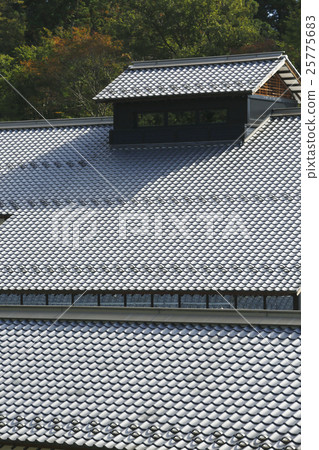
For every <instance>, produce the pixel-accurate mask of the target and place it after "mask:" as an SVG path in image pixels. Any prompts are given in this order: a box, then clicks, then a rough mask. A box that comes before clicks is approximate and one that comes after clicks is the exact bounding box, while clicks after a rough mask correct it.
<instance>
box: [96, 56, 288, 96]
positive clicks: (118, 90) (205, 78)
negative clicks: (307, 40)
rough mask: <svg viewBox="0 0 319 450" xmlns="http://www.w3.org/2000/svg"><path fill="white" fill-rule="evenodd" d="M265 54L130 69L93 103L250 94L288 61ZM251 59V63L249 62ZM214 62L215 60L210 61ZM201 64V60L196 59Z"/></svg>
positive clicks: (104, 90)
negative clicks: (256, 56)
mask: <svg viewBox="0 0 319 450" xmlns="http://www.w3.org/2000/svg"><path fill="white" fill-rule="evenodd" d="M266 55H267V53H266V54H265V56H264V59H262V56H261V57H260V58H258V59H255V58H254V57H252V56H251V57H250V56H249V55H246V56H247V57H246V59H244V60H242V61H240V60H237V61H236V60H235V61H224V62H219V59H218V58H217V59H216V60H217V62H213V63H207V64H203V63H201V64H198V63H196V61H197V60H196V59H194V61H193V62H189V65H184V64H182V65H181V64H180V61H183V60H177V61H176V63H175V65H174V64H173V63H171V64H170V66H165V65H164V66H161V65H160V67H158V66H157V65H156V64H154V65H153V66H151V67H148V66H147V63H146V65H145V66H141V65H139V64H137V65H134V64H133V65H132V66H130V67H129V68H128V69H127V70H125V71H124V72H123V73H121V75H119V76H118V77H117V78H116V79H115V80H114V81H112V82H111V83H110V84H109V85H108V86H107V87H105V88H104V89H103V90H102V91H101V92H100V93H99V94H98V95H96V97H95V100H102V101H106V100H108V101H112V100H119V99H132V98H146V97H161V96H180V95H194V94H196V95H198V94H219V93H243V92H249V93H252V92H253V91H255V90H256V89H257V88H258V87H259V86H260V84H261V83H263V82H264V81H265V79H266V78H267V77H269V76H271V75H272V74H273V73H274V72H275V71H277V70H279V69H280V68H281V67H282V66H283V64H284V63H285V61H286V59H287V57H286V56H284V55H283V54H281V53H278V54H276V56H275V57H272V58H271V59H269V58H268V57H267V56H266ZM249 58H250V60H249ZM213 60H214V58H213ZM199 61H200V58H199Z"/></svg>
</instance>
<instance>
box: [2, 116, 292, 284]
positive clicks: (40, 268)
mask: <svg viewBox="0 0 319 450" xmlns="http://www.w3.org/2000/svg"><path fill="white" fill-rule="evenodd" d="M299 125H300V117H299V116H282V117H273V118H271V119H270V120H269V121H268V122H266V123H265V124H264V125H262V126H260V127H259V129H257V131H256V132H255V133H254V134H253V135H252V136H251V137H250V139H249V140H248V141H246V142H244V143H243V144H241V143H237V144H235V145H233V146H231V147H229V146H228V145H227V144H222V143H215V144H214V143H209V144H205V143H204V144H180V145H169V144H163V145H153V146H152V145H148V146H145V147H138V146H137V147H134V146H132V147H121V148H115V147H113V148H112V147H109V145H108V133H109V129H110V127H109V126H101V125H100V126H82V127H62V128H55V129H52V128H40V129H39V128H34V129H32V128H30V129H19V130H15V129H8V130H1V131H0V136H1V144H0V171H1V179H0V213H1V212H3V213H11V214H12V217H10V218H9V219H8V220H6V221H5V222H4V223H3V224H2V225H1V226H0V240H1V248H0V289H27V290H29V289H99V290H108V289H109V290H211V289H215V288H217V289H222V290H227V289H229V290H258V289H259V290H293V291H294V290H297V289H298V288H299V285H300V275H299V249H300V248H299V247H300V240H299V210H300V205H299V200H300V185H299V177H300V173H299V172H300V170H299V163H300V154H299V146H300V135H299ZM144 219H145V221H146V222H147V220H149V225H150V226H149V227H147V226H145V227H144V229H142V230H141V222H143V220H144ZM146 222H144V225H145V224H146ZM134 227H136V228H135V229H134Z"/></svg>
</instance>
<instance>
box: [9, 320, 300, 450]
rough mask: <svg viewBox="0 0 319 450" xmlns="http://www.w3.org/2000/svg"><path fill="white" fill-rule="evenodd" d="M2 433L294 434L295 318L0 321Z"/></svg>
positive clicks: (25, 438)
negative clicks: (241, 322) (276, 323)
mask: <svg viewBox="0 0 319 450" xmlns="http://www.w3.org/2000/svg"><path fill="white" fill-rule="evenodd" d="M0 345H1V366H2V369H3V371H2V373H1V377H0V384H1V392H2V396H1V401H0V415H1V420H0V442H1V441H8V440H11V441H12V442H14V443H15V444H17V445H18V444H22V443H23V442H25V443H29V442H30V441H32V442H34V443H40V444H41V443H42V445H43V446H44V447H45V444H46V443H50V444H55V445H57V446H58V445H62V444H66V445H70V446H72V448H76V446H77V445H79V446H84V445H86V446H88V447H94V448H102V447H103V448H110V449H124V448H125V449H127V450H133V449H136V450H142V449H144V450H145V449H152V450H155V449H166V448H170V449H192V448H196V449H217V448H219V449H221V450H229V449H235V450H238V449H240V448H243V447H244V446H245V447H246V448H249V449H252V448H258V449H282V448H287V449H288V448H290V449H295V448H299V446H300V423H299V418H300V411H299V409H300V404H299V395H300V393H299V366H300V359H299V345H300V329H298V328H289V327H259V326H257V327H255V328H254V329H253V328H251V327H250V326H238V325H237V326H230V325H224V326H222V325H214V326H212V325H191V324H188V325H185V324H149V323H125V322H124V323H117V322H113V323H112V322H111V323H108V322H89V321H85V322H82V321H63V320H62V321H58V322H52V321H36V320H9V319H7V320H1V321H0Z"/></svg>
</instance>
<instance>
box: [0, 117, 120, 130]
mask: <svg viewBox="0 0 319 450" xmlns="http://www.w3.org/2000/svg"><path fill="white" fill-rule="evenodd" d="M88 125H113V116H104V117H79V118H72V119H48V120H44V119H39V120H37V119H35V120H17V121H8V122H0V130H6V129H12V128H56V127H73V126H88Z"/></svg>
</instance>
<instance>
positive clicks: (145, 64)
mask: <svg viewBox="0 0 319 450" xmlns="http://www.w3.org/2000/svg"><path fill="white" fill-rule="evenodd" d="M281 56H285V57H286V55H284V52H282V51H278V52H263V53H242V54H238V55H221V56H199V57H193V58H177V59H162V60H160V59H159V60H149V61H133V62H132V63H131V65H129V66H128V68H129V69H144V68H156V67H170V66H193V65H202V64H221V63H233V62H244V61H258V60H264V59H279V58H280V57H281Z"/></svg>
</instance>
